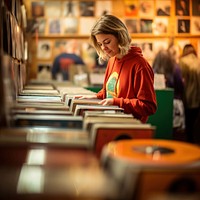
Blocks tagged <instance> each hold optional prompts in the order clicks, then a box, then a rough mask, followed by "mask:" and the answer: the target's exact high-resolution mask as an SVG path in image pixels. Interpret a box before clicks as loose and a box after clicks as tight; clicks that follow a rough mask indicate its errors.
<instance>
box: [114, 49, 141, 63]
mask: <svg viewBox="0 0 200 200" xmlns="http://www.w3.org/2000/svg"><path fill="white" fill-rule="evenodd" d="M135 56H140V57H143V54H142V50H141V48H139V47H136V46H131V48H130V50H129V52H128V54H126V55H125V56H124V57H123V58H122V59H120V60H119V59H117V60H118V62H124V61H125V60H129V59H131V58H133V57H135Z"/></svg>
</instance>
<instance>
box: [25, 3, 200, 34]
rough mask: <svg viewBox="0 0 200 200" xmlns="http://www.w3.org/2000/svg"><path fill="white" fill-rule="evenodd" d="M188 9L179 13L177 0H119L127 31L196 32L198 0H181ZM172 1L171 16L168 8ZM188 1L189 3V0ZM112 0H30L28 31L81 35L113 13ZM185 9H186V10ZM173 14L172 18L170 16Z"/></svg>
mask: <svg viewBox="0 0 200 200" xmlns="http://www.w3.org/2000/svg"><path fill="white" fill-rule="evenodd" d="M185 1H186V2H187V8H188V10H189V11H190V7H191V13H188V14H185V15H183V14H179V13H180V12H179V2H180V1H177V0H176V1H175V2H174V1H171V0H165V1H163V0H162V1H161V0H148V1H139V0H134V1H127V0H123V1H122V3H123V4H122V5H123V8H124V9H121V10H122V11H121V12H123V13H121V16H124V17H122V18H121V19H122V21H124V23H125V24H126V25H127V28H128V29H129V32H130V34H134V35H138V34H148V35H151V34H152V35H154V36H159V35H170V34H189V35H199V34H200V28H199V27H200V14H199V13H200V11H199V12H198V11H196V9H197V8H196V7H198V5H197V4H198V2H196V1H194V0H191V1H189V0H185ZM172 3H174V4H175V16H173V12H172V9H171V7H172ZM189 3H191V4H189ZM112 4H113V1H111V0H110V1H109V0H108V1H102V0H97V1H78V0H77V1H40V2H39V1H32V2H31V16H30V18H29V20H28V21H29V24H30V27H29V31H30V32H35V31H37V32H38V35H39V36H62V35H65V36H66V35H71V36H78V35H83V36H84V35H85V36H88V35H89V34H90V30H91V27H92V26H93V24H94V23H95V21H96V20H97V19H98V18H99V17H100V16H101V15H103V14H105V13H108V14H114V10H113V5H112ZM189 11H188V12H189ZM172 17H173V20H172Z"/></svg>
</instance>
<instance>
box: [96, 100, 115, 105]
mask: <svg viewBox="0 0 200 200" xmlns="http://www.w3.org/2000/svg"><path fill="white" fill-rule="evenodd" d="M99 104H101V105H103V106H109V105H113V99H111V98H107V99H103V100H102V101H100V102H99Z"/></svg>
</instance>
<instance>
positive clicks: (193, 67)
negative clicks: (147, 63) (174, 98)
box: [180, 44, 200, 143]
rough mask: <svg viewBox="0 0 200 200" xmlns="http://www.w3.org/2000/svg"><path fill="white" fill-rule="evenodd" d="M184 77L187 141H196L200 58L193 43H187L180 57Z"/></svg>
mask: <svg viewBox="0 0 200 200" xmlns="http://www.w3.org/2000/svg"><path fill="white" fill-rule="evenodd" d="M180 67H181V71H182V76H183V78H184V85H185V87H184V105H185V117H186V135H187V141H188V142H191V143H194V142H195V141H194V131H195V130H194V124H195V123H196V121H197V120H199V119H198V117H199V112H200V59H199V58H198V57H197V52H196V50H195V48H194V46H193V45H192V44H186V45H185V46H184V48H183V53H182V56H181V58H180Z"/></svg>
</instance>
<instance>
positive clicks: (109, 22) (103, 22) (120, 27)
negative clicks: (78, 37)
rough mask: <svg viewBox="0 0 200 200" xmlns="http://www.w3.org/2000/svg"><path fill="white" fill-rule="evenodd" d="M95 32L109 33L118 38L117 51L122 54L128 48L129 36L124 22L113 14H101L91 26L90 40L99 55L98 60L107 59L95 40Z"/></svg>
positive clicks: (124, 53) (126, 51) (125, 52)
mask: <svg viewBox="0 0 200 200" xmlns="http://www.w3.org/2000/svg"><path fill="white" fill-rule="evenodd" d="M97 34H111V35H114V36H115V37H116V38H117V40H118V45H119V52H120V54H121V55H122V56H124V55H126V54H127V53H128V51H129V49H130V44H131V37H130V35H129V33H128V29H127V27H126V26H125V24H124V23H123V22H122V21H121V20H120V19H118V18H117V17H115V16H113V15H103V16H102V17H101V18H100V19H99V20H98V21H97V22H96V24H95V25H94V26H93V28H92V30H91V35H90V40H91V43H92V45H93V46H94V48H95V49H96V51H97V54H98V55H99V61H100V62H102V61H107V60H108V56H107V55H106V54H105V53H104V51H103V50H102V49H101V47H100V46H99V44H98V43H97V40H96V37H95V36H96V35H97Z"/></svg>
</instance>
